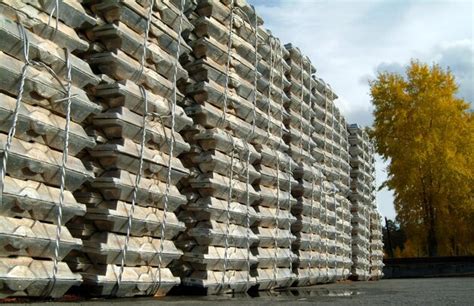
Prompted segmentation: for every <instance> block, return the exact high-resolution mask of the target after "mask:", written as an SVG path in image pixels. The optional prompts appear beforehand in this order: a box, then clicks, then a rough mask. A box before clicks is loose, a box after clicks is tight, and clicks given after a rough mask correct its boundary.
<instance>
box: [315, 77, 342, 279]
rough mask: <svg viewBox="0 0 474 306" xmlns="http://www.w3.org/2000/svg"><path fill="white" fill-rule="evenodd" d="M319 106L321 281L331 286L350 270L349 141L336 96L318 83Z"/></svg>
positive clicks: (318, 152) (316, 132) (316, 81)
mask: <svg viewBox="0 0 474 306" xmlns="http://www.w3.org/2000/svg"><path fill="white" fill-rule="evenodd" d="M315 83H316V84H315V87H316V90H315V91H314V94H315V95H316V103H315V104H314V106H313V110H314V113H315V117H314V118H313V124H314V126H315V130H316V131H315V132H314V133H313V135H312V136H313V139H314V140H315V142H316V144H317V145H318V148H317V149H316V150H314V151H313V152H314V156H315V157H316V158H317V159H318V161H319V162H320V163H318V164H316V165H315V166H316V167H318V168H320V169H321V171H322V172H323V174H324V176H325V178H326V181H325V182H323V184H322V189H323V191H322V193H321V200H320V203H321V209H320V219H321V222H322V224H323V226H322V229H321V236H322V241H323V248H322V253H324V254H322V255H323V256H322V257H324V258H323V260H322V261H323V262H325V264H323V267H324V268H325V273H324V277H322V281H325V282H331V281H336V280H340V279H344V278H347V277H348V276H349V267H350V247H349V243H350V236H349V232H350V228H351V227H350V223H349V217H350V211H349V207H350V203H349V201H347V199H346V198H345V197H346V194H347V190H348V184H349V172H348V167H347V157H348V154H347V141H346V140H345V136H346V135H347V134H346V133H345V129H344V128H343V127H344V118H343V117H342V116H340V114H339V111H338V109H337V108H336V106H335V105H334V99H335V98H337V96H336V95H335V94H334V92H333V91H332V89H331V88H330V86H329V85H327V84H326V83H325V82H324V81H323V80H321V79H315Z"/></svg>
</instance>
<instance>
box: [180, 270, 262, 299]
mask: <svg viewBox="0 0 474 306" xmlns="http://www.w3.org/2000/svg"><path fill="white" fill-rule="evenodd" d="M223 279H224V282H222V280H223ZM182 284H183V285H184V286H188V287H196V288H202V289H206V291H207V294H217V293H225V292H245V291H247V290H248V288H250V287H252V286H253V285H255V278H253V277H251V276H250V275H249V272H248V271H235V270H228V271H225V272H221V271H209V270H203V271H193V272H192V273H191V275H189V276H185V277H183V278H182Z"/></svg>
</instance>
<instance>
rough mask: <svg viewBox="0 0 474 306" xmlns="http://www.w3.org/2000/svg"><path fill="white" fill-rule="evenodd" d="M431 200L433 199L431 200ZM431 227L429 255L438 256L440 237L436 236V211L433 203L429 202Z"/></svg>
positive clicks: (429, 230)
mask: <svg viewBox="0 0 474 306" xmlns="http://www.w3.org/2000/svg"><path fill="white" fill-rule="evenodd" d="M430 202H431V201H430ZM428 207H429V218H430V220H429V228H428V256H429V257H436V256H438V237H436V228H435V224H436V222H435V211H434V207H433V203H429V205H428Z"/></svg>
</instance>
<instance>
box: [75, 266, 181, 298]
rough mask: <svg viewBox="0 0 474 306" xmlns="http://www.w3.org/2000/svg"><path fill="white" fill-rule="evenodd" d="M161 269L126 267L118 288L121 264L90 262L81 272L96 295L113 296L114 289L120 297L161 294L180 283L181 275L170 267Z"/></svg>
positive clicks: (87, 287) (89, 292)
mask: <svg viewBox="0 0 474 306" xmlns="http://www.w3.org/2000/svg"><path fill="white" fill-rule="evenodd" d="M160 270H161V272H160V271H159V270H158V268H152V267H149V266H141V267H124V269H123V277H122V282H121V284H120V286H119V287H118V288H115V287H116V286H117V279H118V276H119V273H120V266H116V265H94V266H92V265H90V266H87V267H85V268H84V270H83V271H82V272H81V275H82V277H83V279H84V284H83V286H84V288H85V289H87V292H88V294H90V295H93V296H110V295H111V294H113V293H114V294H115V295H116V296H117V297H132V296H152V295H159V296H161V295H165V294H166V293H167V292H168V291H169V290H171V288H173V287H174V286H176V285H178V284H179V283H180V279H179V277H174V276H173V274H172V273H171V271H170V270H169V269H166V268H162V269H160ZM160 276H161V277H160ZM160 280H161V282H160Z"/></svg>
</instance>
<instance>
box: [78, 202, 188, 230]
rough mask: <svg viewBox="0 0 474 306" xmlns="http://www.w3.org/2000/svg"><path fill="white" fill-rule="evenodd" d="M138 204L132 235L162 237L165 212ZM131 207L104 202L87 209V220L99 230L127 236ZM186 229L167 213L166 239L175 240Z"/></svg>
mask: <svg viewBox="0 0 474 306" xmlns="http://www.w3.org/2000/svg"><path fill="white" fill-rule="evenodd" d="M138 205H143V203H142V202H137V206H135V210H134V213H133V216H132V223H131V227H130V233H131V235H133V236H140V237H141V236H145V235H146V236H153V237H160V235H161V228H162V226H163V220H164V212H163V211H162V210H159V209H156V208H154V207H142V206H138ZM130 211H131V205H130V204H128V203H125V202H121V201H104V202H101V203H99V204H98V205H95V206H93V207H91V206H89V207H88V208H87V214H86V219H87V220H91V221H92V222H93V223H94V224H95V226H96V227H97V229H99V230H102V231H108V232H116V233H121V234H125V233H127V227H128V216H129V214H130ZM184 229H185V227H184V224H183V223H182V222H179V221H178V219H177V218H176V215H175V214H174V213H172V212H167V213H166V227H165V232H164V234H165V239H173V238H174V237H176V235H177V234H178V233H179V232H182V231H184Z"/></svg>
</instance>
